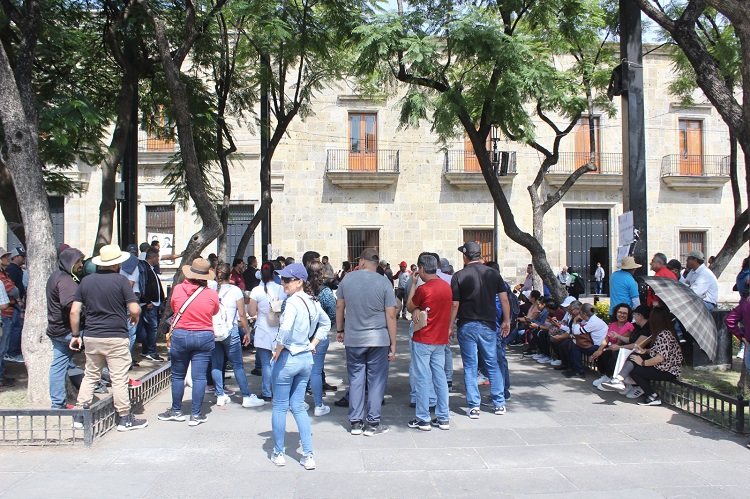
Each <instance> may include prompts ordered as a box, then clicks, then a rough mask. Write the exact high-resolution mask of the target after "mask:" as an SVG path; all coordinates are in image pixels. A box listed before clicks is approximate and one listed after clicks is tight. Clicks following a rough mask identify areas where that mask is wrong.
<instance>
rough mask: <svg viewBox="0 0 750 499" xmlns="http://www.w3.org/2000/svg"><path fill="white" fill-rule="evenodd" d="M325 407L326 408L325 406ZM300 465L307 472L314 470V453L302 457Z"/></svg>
mask: <svg viewBox="0 0 750 499" xmlns="http://www.w3.org/2000/svg"><path fill="white" fill-rule="evenodd" d="M323 407H325V406H323ZM299 464H301V465H302V466H303V467H304V468H305V469H306V470H314V469H315V459H313V455H312V453H310V454H308V455H306V456H302V459H300V460H299Z"/></svg>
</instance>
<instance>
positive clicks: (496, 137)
mask: <svg viewBox="0 0 750 499" xmlns="http://www.w3.org/2000/svg"><path fill="white" fill-rule="evenodd" d="M490 140H491V141H492V171H494V172H495V175H503V173H502V169H500V168H499V166H500V152H499V151H498V150H497V143H498V141H500V125H498V124H496V123H493V124H492V128H491V129H490ZM505 170H506V173H507V170H508V168H507V166H506V168H505ZM492 214H493V218H494V223H495V228H494V234H495V244H493V245H492V260H494V261H495V262H497V254H498V251H497V246H498V244H500V237H499V236H500V232H499V231H498V230H497V229H498V218H499V217H498V212H497V206H495V201H494V200H493V201H492Z"/></svg>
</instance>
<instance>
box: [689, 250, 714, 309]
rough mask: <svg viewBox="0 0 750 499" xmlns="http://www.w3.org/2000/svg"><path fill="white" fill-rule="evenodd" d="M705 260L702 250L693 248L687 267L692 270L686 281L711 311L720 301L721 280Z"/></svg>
mask: <svg viewBox="0 0 750 499" xmlns="http://www.w3.org/2000/svg"><path fill="white" fill-rule="evenodd" d="M703 262H704V257H703V253H701V252H700V251H695V250H693V251H691V252H690V253H688V255H687V261H686V262H685V267H687V268H689V269H690V272H688V275H687V276H686V277H685V283H686V284H687V285H688V286H689V287H690V289H692V290H693V291H694V292H695V294H696V295H698V296H699V297H700V299H701V300H703V304H704V305H705V306H706V308H707V309H708V310H709V311H711V310H713V309H715V308H716V303H717V302H718V301H719V281H718V280H716V276H715V275H714V273H713V272H711V271H710V270H709V269H708V267H706V264H705V263H703Z"/></svg>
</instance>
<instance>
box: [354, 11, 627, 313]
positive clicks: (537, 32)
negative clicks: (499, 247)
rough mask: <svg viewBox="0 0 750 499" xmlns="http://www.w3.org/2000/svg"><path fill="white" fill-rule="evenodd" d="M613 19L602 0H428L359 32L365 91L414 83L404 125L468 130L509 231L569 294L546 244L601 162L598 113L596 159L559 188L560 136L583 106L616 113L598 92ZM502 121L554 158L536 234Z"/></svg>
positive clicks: (540, 195) (556, 288) (537, 186)
mask: <svg viewBox="0 0 750 499" xmlns="http://www.w3.org/2000/svg"><path fill="white" fill-rule="evenodd" d="M608 25H609V24H608V22H607V16H606V13H605V11H603V10H602V8H601V7H600V6H599V4H597V3H595V2H591V1H586V0H558V1H546V2H541V1H534V0H511V1H498V2H448V3H446V2H440V1H433V0H424V1H419V2H416V3H415V4H414V8H413V9H412V10H411V11H410V12H406V13H405V12H403V9H400V12H399V13H398V14H392V13H387V14H384V15H379V16H376V17H374V18H373V19H371V20H368V22H367V23H366V24H364V25H362V26H360V27H359V28H358V29H357V30H356V35H357V39H358V47H357V51H358V52H359V54H360V56H359V58H358V60H357V68H358V72H359V75H360V76H361V77H363V79H364V81H363V90H364V91H365V92H368V91H372V90H374V89H378V88H382V85H383V84H384V83H394V82H400V83H405V84H407V85H408V88H407V94H406V96H405V98H404V100H403V106H402V112H401V121H402V124H404V125H407V126H411V125H416V124H417V123H418V122H419V121H420V120H423V119H427V118H428V116H430V118H431V121H432V128H433V130H434V131H435V132H436V133H437V134H438V135H439V137H440V138H441V139H442V140H443V141H448V140H450V139H452V138H455V137H457V136H460V135H462V134H464V133H465V134H466V136H467V137H468V138H469V139H470V141H471V144H472V146H473V148H474V151H475V153H476V155H477V159H478V162H479V165H480V167H481V170H482V174H483V176H484V179H485V182H486V184H487V186H488V188H489V191H490V194H491V195H492V198H493V200H494V203H495V206H496V207H497V209H498V211H499V213H500V218H501V220H502V223H503V227H504V230H505V233H506V235H507V236H508V237H509V238H510V239H511V240H513V241H514V242H516V243H518V244H520V245H521V246H523V247H525V248H526V249H528V250H529V252H530V253H531V256H532V262H533V263H534V267H535V269H536V271H537V272H538V273H539V274H540V276H541V277H542V279H543V280H544V282H545V283H546V284H547V286H548V287H549V289H550V291H552V292H553V294H555V296H556V297H557V298H560V299H561V298H562V297H564V296H565V294H566V292H565V290H564V289H563V287H562V286H561V285H560V284H559V282H557V280H556V279H555V274H554V273H553V271H552V269H551V267H550V265H549V263H548V261H547V257H546V252H545V250H544V247H543V246H542V235H543V218H544V214H545V213H547V211H549V209H551V208H552V206H554V205H555V204H556V203H557V202H558V201H559V200H560V199H561V198H562V197H563V196H564V195H565V193H566V192H567V191H568V189H569V188H570V186H572V185H573V183H574V182H575V181H576V180H577V179H578V178H579V177H580V176H581V175H583V174H584V173H586V172H587V171H592V170H594V169H595V168H596V167H595V160H596V144H595V141H594V129H593V120H589V122H590V124H591V129H590V134H589V135H590V139H591V149H590V150H591V158H590V161H589V162H588V163H587V164H585V165H583V166H581V167H579V168H578V169H576V170H575V171H574V172H573V173H572V174H571V175H570V176H569V178H568V179H567V180H566V181H565V182H564V183H563V184H562V185H561V186H560V187H559V188H558V189H556V190H554V189H553V190H551V192H548V191H549V188H548V186H547V185H546V184H544V182H543V181H544V175H545V173H546V172H547V171H548V170H549V168H550V167H551V166H553V165H554V164H556V163H557V161H558V159H559V145H560V141H561V140H562V138H563V137H564V136H565V135H567V134H568V133H569V132H570V131H571V130H572V129H573V127H574V126H575V124H576V123H577V122H578V120H579V118H580V117H581V115H582V113H584V112H586V113H587V114H589V115H593V113H594V106H595V105H598V106H601V107H603V108H604V109H605V110H606V111H607V112H612V108H611V106H610V105H608V104H607V103H604V101H603V99H602V97H601V96H600V95H599V94H598V92H597V89H599V88H601V87H602V84H603V81H604V78H603V75H604V74H608V71H609V63H610V62H611V51H610V50H609V49H608V48H607V46H606V45H605V44H604V42H603V40H602V38H601V37H602V35H601V33H602V32H603V31H606V29H607V26H608ZM605 40H606V39H605ZM565 55H567V56H568V57H572V59H573V60H574V63H573V64H572V65H568V67H567V69H564V70H560V69H558V68H557V65H556V62H559V59H560V58H561V57H563V56H565ZM533 114H536V115H537V116H538V117H539V118H540V119H541V120H542V122H543V123H545V125H546V126H548V127H549V128H550V129H551V130H552V131H553V132H554V134H555V138H554V139H553V142H552V145H551V147H549V146H545V145H544V144H542V143H541V142H540V141H539V140H538V139H537V138H536V130H535V126H534V123H533ZM555 120H561V121H563V123H564V124H563V125H558V124H557V123H556V122H555ZM493 126H498V127H499V128H500V129H501V130H502V132H503V133H504V135H505V136H506V137H508V138H509V139H510V140H514V141H519V142H522V143H525V144H528V145H529V146H531V147H532V148H534V149H536V150H537V151H539V152H541V153H542V154H543V156H544V159H543V161H542V164H541V166H540V167H539V170H538V172H537V175H536V177H535V179H534V181H533V183H532V184H531V185H530V186H529V187H528V191H529V194H530V197H531V202H532V207H533V218H534V224H533V228H534V231H533V232H534V233H533V234H530V233H528V232H526V231H524V230H523V229H521V228H520V227H519V226H518V224H517V223H516V220H515V216H514V214H513V210H512V209H511V206H510V203H509V201H508V199H507V197H506V195H505V193H504V192H503V190H502V188H501V187H500V184H499V182H498V180H497V173H496V171H495V168H494V167H493V164H492V160H491V158H490V154H489V152H488V151H487V148H486V145H485V144H487V138H488V136H489V134H490V132H491V129H492V127H493Z"/></svg>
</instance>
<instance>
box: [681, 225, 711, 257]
mask: <svg viewBox="0 0 750 499" xmlns="http://www.w3.org/2000/svg"><path fill="white" fill-rule="evenodd" d="M691 251H700V252H701V253H703V254H704V255H705V254H706V232H705V231H682V230H681V231H680V262H682V265H683V266H684V265H685V262H687V254H688V253H690V252H691Z"/></svg>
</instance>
